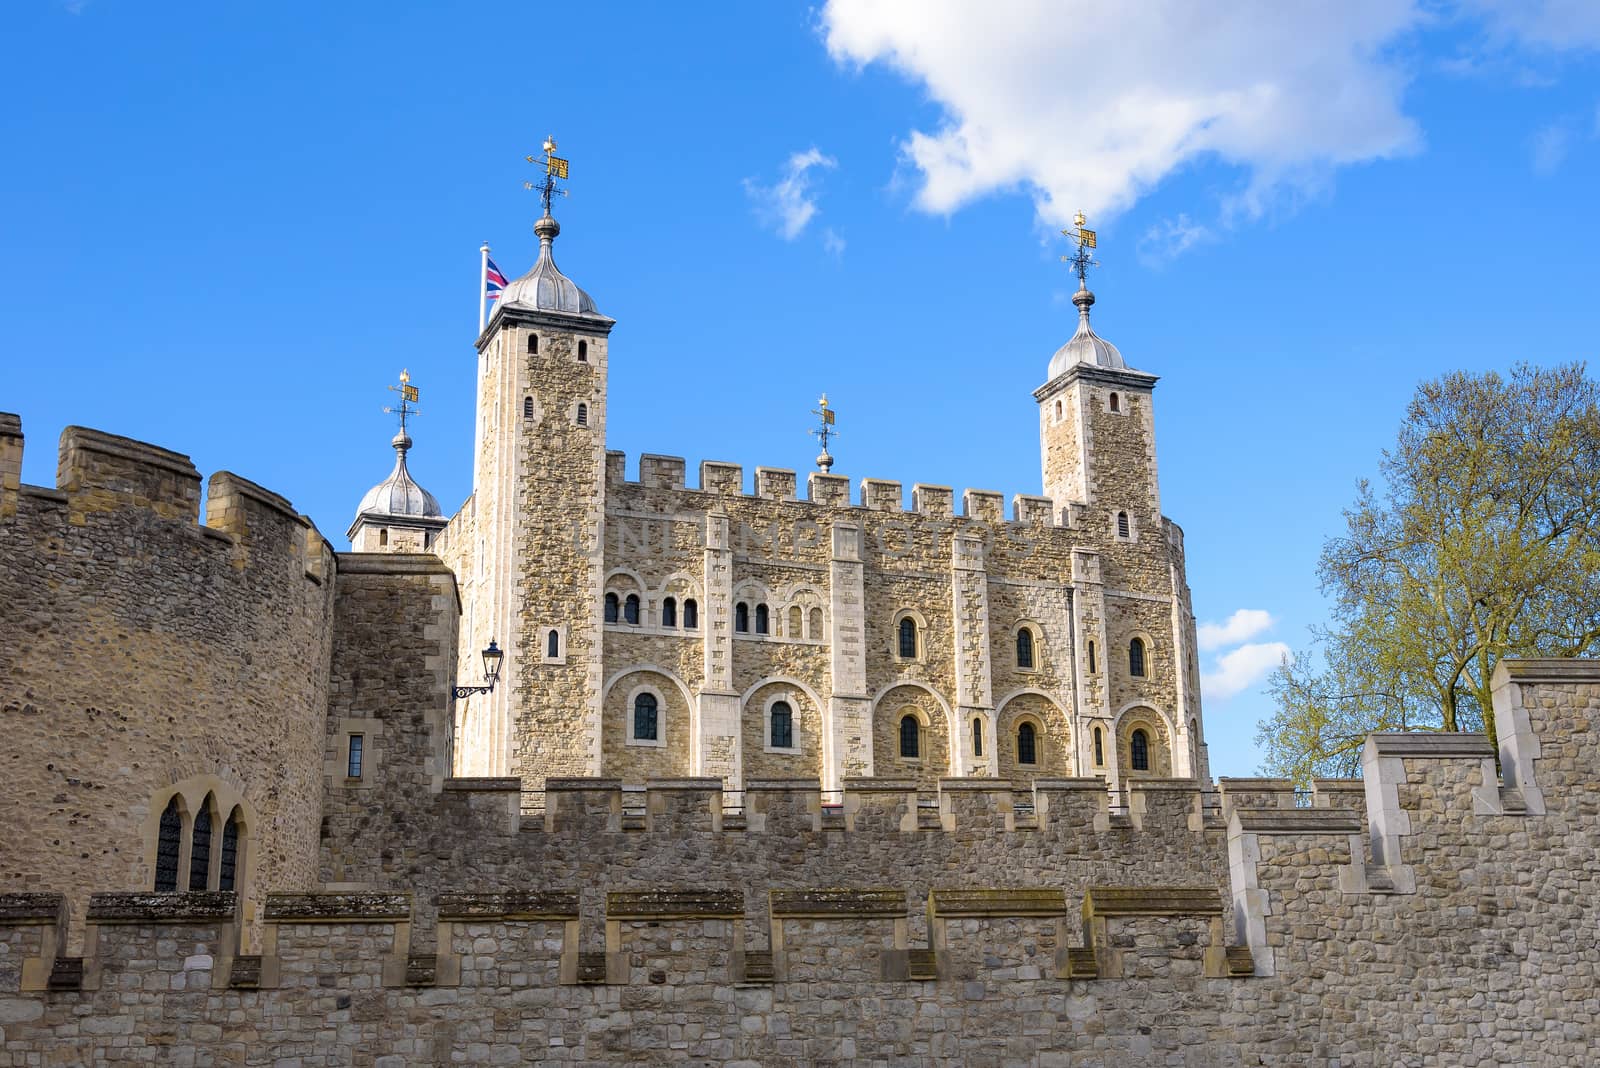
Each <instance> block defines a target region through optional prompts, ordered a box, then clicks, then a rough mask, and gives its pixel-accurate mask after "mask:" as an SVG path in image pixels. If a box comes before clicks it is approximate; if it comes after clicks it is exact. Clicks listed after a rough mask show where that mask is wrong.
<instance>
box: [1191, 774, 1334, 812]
mask: <svg viewBox="0 0 1600 1068" xmlns="http://www.w3.org/2000/svg"><path fill="white" fill-rule="evenodd" d="M1330 781H1331V780H1330ZM1359 781H1360V780H1357V782H1359ZM1217 792H1218V793H1219V794H1221V795H1222V818H1223V819H1227V818H1228V817H1229V816H1231V815H1233V811H1234V809H1239V808H1294V780H1293V779H1259V778H1230V777H1228V776H1222V777H1221V778H1219V779H1217Z"/></svg>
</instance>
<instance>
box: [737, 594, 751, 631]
mask: <svg viewBox="0 0 1600 1068" xmlns="http://www.w3.org/2000/svg"><path fill="white" fill-rule="evenodd" d="M733 629H734V630H735V631H737V632H738V633H740V634H748V633H750V606H749V605H747V604H745V603H744V602H743V601H740V602H739V603H738V604H736V605H734V606H733Z"/></svg>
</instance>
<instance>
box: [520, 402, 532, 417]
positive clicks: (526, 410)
mask: <svg viewBox="0 0 1600 1068" xmlns="http://www.w3.org/2000/svg"><path fill="white" fill-rule="evenodd" d="M522 418H524V419H532V418H533V398H532V397H523V398H522Z"/></svg>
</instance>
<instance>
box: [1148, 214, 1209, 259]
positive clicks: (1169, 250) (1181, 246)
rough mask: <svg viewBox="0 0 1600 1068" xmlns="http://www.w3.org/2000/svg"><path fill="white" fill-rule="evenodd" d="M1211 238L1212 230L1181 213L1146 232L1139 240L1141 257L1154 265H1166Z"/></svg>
mask: <svg viewBox="0 0 1600 1068" xmlns="http://www.w3.org/2000/svg"><path fill="white" fill-rule="evenodd" d="M1210 237H1211V231H1210V230H1208V229H1206V228H1205V227H1204V226H1201V225H1199V224H1198V223H1193V222H1190V221H1189V216H1188V215H1185V214H1182V213H1180V214H1179V215H1178V217H1177V218H1176V219H1163V220H1161V221H1160V222H1158V223H1156V224H1155V225H1154V226H1152V227H1150V228H1149V229H1148V230H1146V231H1145V232H1144V236H1143V237H1141V238H1140V239H1139V257H1140V258H1141V259H1143V260H1145V261H1146V262H1148V263H1152V264H1162V263H1166V262H1168V261H1170V260H1175V259H1177V258H1178V257H1179V256H1181V255H1183V254H1184V253H1185V252H1188V251H1189V249H1191V248H1193V247H1194V246H1195V245H1196V244H1198V243H1200V242H1201V241H1204V240H1206V239H1208V238H1210Z"/></svg>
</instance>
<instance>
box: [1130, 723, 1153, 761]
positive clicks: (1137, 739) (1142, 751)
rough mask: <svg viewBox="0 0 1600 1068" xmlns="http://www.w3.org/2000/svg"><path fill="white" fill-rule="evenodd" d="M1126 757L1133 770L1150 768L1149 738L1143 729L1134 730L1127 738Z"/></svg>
mask: <svg viewBox="0 0 1600 1068" xmlns="http://www.w3.org/2000/svg"><path fill="white" fill-rule="evenodd" d="M1128 759H1129V760H1130V761H1131V762H1132V764H1133V770H1134V771H1149V770H1150V738H1149V736H1148V735H1146V734H1145V733H1144V731H1134V732H1133V737H1132V738H1130V739H1128Z"/></svg>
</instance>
